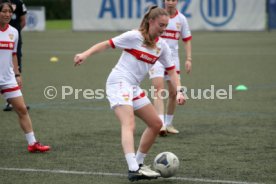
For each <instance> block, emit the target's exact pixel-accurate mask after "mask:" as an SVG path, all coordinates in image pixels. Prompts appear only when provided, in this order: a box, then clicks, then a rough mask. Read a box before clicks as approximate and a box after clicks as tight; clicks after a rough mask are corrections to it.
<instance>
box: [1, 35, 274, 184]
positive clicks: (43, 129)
mask: <svg viewBox="0 0 276 184" xmlns="http://www.w3.org/2000/svg"><path fill="white" fill-rule="evenodd" d="M117 34H118V33H115V32H108V33H105V32H71V31H46V32H24V33H23V36H24V49H23V53H24V67H23V76H24V89H23V93H24V96H25V100H26V102H27V103H28V104H29V105H30V106H31V111H30V115H31V117H32V120H33V125H34V128H35V132H36V136H37V138H38V139H39V140H40V141H41V142H43V143H46V144H50V145H51V146H52V151H51V152H49V153H46V154H29V153H27V151H26V141H25V139H24V134H23V133H22V131H21V130H20V128H19V125H18V123H17V117H16V115H15V114H14V112H10V113H7V112H2V111H0V126H1V128H0V139H1V144H0V181H1V182H0V183H3V184H7V183H12V184H21V183H30V184H31V183H47V184H48V183H72V184H73V183H82V184H85V183H95V184H96V183H97V184H98V183H103V184H109V183H112V184H124V183H129V182H128V180H127V179H126V177H125V176H117V175H103V174H100V173H98V174H97V172H101V173H118V174H126V171H127V166H126V162H125V160H124V155H123V153H122V149H121V144H120V126H119V123H118V121H117V119H116V118H115V117H114V114H113V112H112V111H111V110H110V109H109V104H108V101H107V100H105V99H104V100H93V99H91V100H85V99H84V98H83V97H82V93H79V96H78V99H75V97H74V96H73V95H71V96H67V97H66V98H65V99H62V96H61V89H62V86H72V87H73V88H74V89H93V90H95V89H99V88H103V89H104V87H105V80H106V78H107V75H108V74H109V72H110V71H111V69H112V67H113V66H114V65H115V64H116V62H117V59H118V57H119V56H120V51H119V50H110V51H108V52H105V53H101V54H98V55H96V56H95V57H93V58H89V59H88V60H87V62H86V63H85V64H84V65H82V66H80V67H77V68H75V67H74V66H73V57H74V55H75V54H76V53H78V52H80V51H82V50H84V49H86V48H88V47H89V46H90V45H91V44H94V43H96V42H98V41H101V40H105V39H109V38H111V37H112V36H114V35H117ZM193 38H194V39H193V71H192V73H191V74H190V75H187V74H185V73H184V72H183V73H182V83H183V84H184V85H185V86H187V87H188V88H189V89H207V88H210V86H211V85H214V86H215V88H216V89H228V86H229V85H233V87H235V86H237V85H239V84H243V85H246V86H247V87H248V90H247V91H239V92H237V91H234V93H233V99H232V100H218V99H215V100H193V99H189V100H188V101H187V104H186V105H185V106H181V107H177V110H176V114H175V119H174V124H175V126H176V127H177V128H178V129H179V130H180V132H181V133H180V134H179V135H174V136H173V135H170V136H168V137H166V138H161V137H159V138H158V139H157V140H156V143H155V144H154V146H153V147H152V149H151V152H150V153H149V155H148V157H147V159H146V163H148V164H151V163H152V160H153V158H154V156H155V155H157V154H158V153H160V152H162V151H171V152H173V153H175V154H176V155H177V156H178V157H179V159H180V164H181V166H180V169H179V172H178V174H177V177H180V178H178V179H177V178H174V179H172V180H169V179H158V180H156V181H141V182H139V183H142V184H143V183H152V184H157V183H161V184H163V183H164V184H165V183H166V184H172V183H173V184H175V183H188V184H190V183H192V184H195V183H204V184H205V183H231V182H230V181H236V182H237V183H242V182H248V183H251V182H257V183H269V184H272V183H276V176H275V173H276V164H275V163H276V154H275V153H276V143H275V140H276V124H275V123H276V115H275V112H276V107H275V104H276V92H275V91H276V75H275V69H276V52H275V50H276V33H275V32H271V33H268V32H218V33H217V32H195V33H194V34H193ZM181 48H182V45H181ZM52 56H56V57H58V58H59V62H56V63H51V62H50V61H49V59H50V58H51V57H52ZM180 56H181V58H182V59H181V61H182V64H181V67H182V71H184V68H183V67H184V64H183V58H184V55H183V53H181V55H180ZM47 86H55V87H56V88H57V90H58V95H57V97H56V99H55V100H48V99H46V98H45V97H44V94H43V93H44V89H45V87H47ZM142 86H143V87H144V88H147V87H149V81H148V80H147V79H146V80H145V81H144V82H143V85H142ZM0 102H1V104H4V100H3V99H2V100H0ZM144 128H145V125H144V124H143V123H142V122H141V121H140V120H137V131H136V137H135V138H136V144H138V138H139V137H140V135H141V133H142V131H143V129H144ZM5 168H15V169H13V170H5ZM25 168H28V169H34V170H32V171H29V172H27V171H18V170H16V169H25ZM38 169H42V170H41V172H34V171H35V170H36V171H37V170H38ZM49 170H51V171H52V170H63V171H73V172H75V171H82V172H85V173H86V174H84V173H82V174H81V173H79V174H76V172H75V173H67V174H65V173H58V172H53V171H52V172H50V171H49ZM47 171H48V172H47ZM89 173H90V174H89ZM218 180H220V181H218ZM232 183H233V182H232Z"/></svg>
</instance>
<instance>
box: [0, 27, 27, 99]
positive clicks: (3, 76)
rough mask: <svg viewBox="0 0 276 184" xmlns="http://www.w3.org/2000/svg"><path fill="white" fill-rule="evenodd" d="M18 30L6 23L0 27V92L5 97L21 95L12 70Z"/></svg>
mask: <svg viewBox="0 0 276 184" xmlns="http://www.w3.org/2000/svg"><path fill="white" fill-rule="evenodd" d="M17 44H18V31H17V30H16V29H15V28H14V27H12V26H10V25H7V26H6V27H5V28H4V29H0V92H1V94H3V95H4V98H5V99H8V98H14V97H17V96H21V95H22V94H21V91H20V87H19V86H18V84H17V82H16V79H15V74H14V71H13V61H12V57H13V55H16V48H17Z"/></svg>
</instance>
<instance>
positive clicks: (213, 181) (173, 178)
mask: <svg viewBox="0 0 276 184" xmlns="http://www.w3.org/2000/svg"><path fill="white" fill-rule="evenodd" d="M0 170H2V171H19V172H43V173H54V174H76V175H96V176H119V177H127V175H126V174H121V173H105V172H86V171H66V170H50V169H31V168H5V167H0ZM169 180H182V181H192V182H202V183H226V184H261V183H255V182H242V181H228V180H211V179H200V178H186V177H171V178H169Z"/></svg>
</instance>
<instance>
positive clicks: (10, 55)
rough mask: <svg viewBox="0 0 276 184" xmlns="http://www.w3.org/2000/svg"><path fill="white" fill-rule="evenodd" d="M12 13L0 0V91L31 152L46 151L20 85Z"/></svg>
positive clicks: (15, 32)
mask: <svg viewBox="0 0 276 184" xmlns="http://www.w3.org/2000/svg"><path fill="white" fill-rule="evenodd" d="M12 15H13V8H12V5H11V3H8V2H2V1H1V0H0V61H1V62H0V93H1V94H2V95H3V96H4V98H5V100H7V101H8V103H10V104H11V105H12V106H13V108H14V110H15V112H16V113H17V115H18V118H19V124H20V126H21V129H22V130H23V131H24V133H25V136H26V140H27V142H28V147H27V150H28V151H29V152H31V153H34V152H46V151H49V150H50V146H44V145H42V144H40V143H39V142H38V141H37V140H36V138H35V135H34V131H33V127H32V121H31V118H30V116H29V113H28V110H27V108H26V105H25V102H24V98H23V96H22V93H21V90H20V87H21V86H22V80H21V75H20V72H19V69H18V62H17V54H16V50H17V44H18V39H19V37H18V31H17V30H16V29H15V28H14V27H12V26H11V25H9V22H10V20H11V17H12Z"/></svg>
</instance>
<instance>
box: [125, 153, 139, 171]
mask: <svg viewBox="0 0 276 184" xmlns="http://www.w3.org/2000/svg"><path fill="white" fill-rule="evenodd" d="M125 157H126V161H127V165H128V170H130V171H137V170H138V169H139V165H138V163H137V161H136V157H135V154H134V153H127V154H125Z"/></svg>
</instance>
